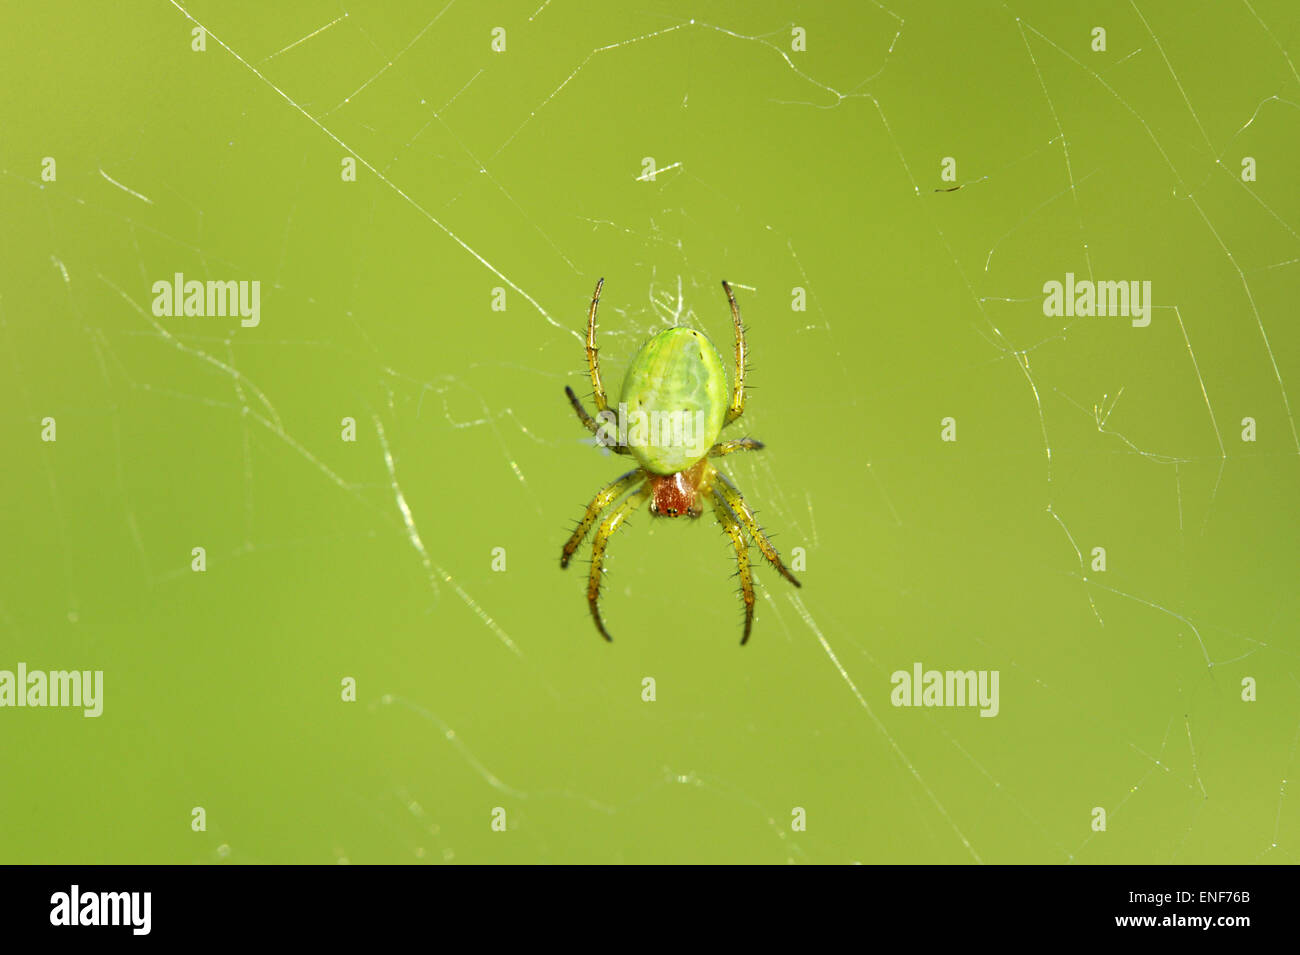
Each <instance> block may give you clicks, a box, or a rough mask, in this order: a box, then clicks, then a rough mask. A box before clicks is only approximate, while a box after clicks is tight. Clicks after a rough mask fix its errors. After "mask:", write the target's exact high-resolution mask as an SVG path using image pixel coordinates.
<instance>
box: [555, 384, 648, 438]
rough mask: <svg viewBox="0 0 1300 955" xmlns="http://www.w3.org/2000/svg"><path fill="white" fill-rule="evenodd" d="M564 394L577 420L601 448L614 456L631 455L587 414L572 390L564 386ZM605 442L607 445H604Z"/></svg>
mask: <svg viewBox="0 0 1300 955" xmlns="http://www.w3.org/2000/svg"><path fill="white" fill-rule="evenodd" d="M564 393H565V394H566V395H568V396H569V404H571V405H573V410H574V411H576V412H577V413H578V420H579V421H581V422H582V426H583V427H584V428H586V429H587V430H588V431H590V432H591V433H592V434H594V435H595V436H596V439H597V440H598V441H599V442H600V445H601V447H604V448H609V450H611V451H613V452H614V453H615V454H631V453H632V449H631V448H627V447H624V446H623V445H621V444H619V443H618V441H617V440H615V436H613V435H611V434H610V433H609V432H608V431H605V430H603V428H602V425H601V423H600V422H599V421H597V420H596V419H595V418H593V417H592V416H591V415H589V414H587V409H586V408H584V407H583V406H582V402H581V401H579V400H578V396H577V395H575V394H574V393H573V389H572V388H570V387H569V386H568V385H565V386H564ZM605 410H606V411H608V410H609V409H608V408H606V409H605ZM607 441H608V442H609V443H606V442H607Z"/></svg>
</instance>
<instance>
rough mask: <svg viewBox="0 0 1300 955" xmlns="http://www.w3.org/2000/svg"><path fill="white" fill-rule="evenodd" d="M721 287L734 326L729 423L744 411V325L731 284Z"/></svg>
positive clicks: (728, 411) (728, 409)
mask: <svg viewBox="0 0 1300 955" xmlns="http://www.w3.org/2000/svg"><path fill="white" fill-rule="evenodd" d="M722 288H723V289H724V290H725V291H726V293H727V301H729V302H730V303H731V320H732V322H733V323H735V326H736V374H735V376H734V378H735V380H734V384H733V386H732V391H731V406H730V407H729V408H727V421H726V423H727V424H731V422H733V421H735V420H736V419H737V418H739V417H740V416H741V415H742V414H744V413H745V327H744V326H743V325H742V324H741V323H740V307H739V306H738V305H736V296H735V295H733V294H731V286H730V285H728V284H727V283H726V282H725V281H724V282H723V283H722Z"/></svg>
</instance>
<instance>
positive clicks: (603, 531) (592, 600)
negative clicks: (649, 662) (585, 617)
mask: <svg viewBox="0 0 1300 955" xmlns="http://www.w3.org/2000/svg"><path fill="white" fill-rule="evenodd" d="M649 496H650V482H648V481H647V482H646V483H645V484H643V485H641V489H640V490H638V491H637V492H636V493H635V494H633V495H632V496H631V497H629V498H627V500H625V501H624V502H623V503H622V504H620V505H619V506H618V507H617V509H615V511H614V513H612V514H610V515H609V517H607V518H605V520H604V522H603V523H602V524H601V525H600V529H599V530H598V531H596V539H595V540H593V541H592V542H591V576H590V577H589V578H588V579H587V604H588V605H589V606H590V607H591V619H593V620H595V621H596V629H597V630H599V631H600V635H601V636H602V637H604V638H605V639H606V640H608V641H610V642H611V643H612V642H613V640H614V638H613V637H611V636H610V635H609V631H608V630H606V629H605V623H604V621H602V620H601V619H600V606H599V602H600V581H601V577H602V576H603V575H604V573H605V546H606V545H607V544H608V543H609V539H610V537H612V536H613V535H614V532H615V531H616V530H618V529H619V527H620V526H621V525H622V523H623V522H624V521H626V520H627V518H628V516H629V515H630V514H631V513H632V512H633V511H635V510H636V509H637V508H638V507H640V506H641V504H642V503H643V502H644V501H645V499H646V498H647V497H649Z"/></svg>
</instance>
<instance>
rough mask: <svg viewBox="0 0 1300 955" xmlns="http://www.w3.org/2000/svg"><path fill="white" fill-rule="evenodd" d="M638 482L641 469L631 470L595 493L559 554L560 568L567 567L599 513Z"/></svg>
mask: <svg viewBox="0 0 1300 955" xmlns="http://www.w3.org/2000/svg"><path fill="white" fill-rule="evenodd" d="M639 480H641V469H640V468H633V469H632V470H631V471H628V472H627V473H626V474H623V475H620V476H619V477H617V478H615V479H614V480H612V481H610V482H609V483H608V484H606V485H605V486H604V487H602V488H601V489H600V490H599V491H597V492H596V496H595V497H593V498H592V499H591V503H590V504H588V505H587V513H585V514H583V515H582V520H580V521H579V522H578V526H577V527H576V528H575V529H574V531H573V536H572V537H570V538H569V541H568V543H567V544H565V545H564V552H563V553H562V554H560V566H561V567H568V566H569V560H570V559H571V558H572V557H573V552H574V551H576V550H577V549H578V547H579V546H580V545H581V544H582V539H583V538H584V537H586V536H587V531H589V530H591V525H592V524H594V523H596V518H598V517H599V516H600V512H601V511H603V510H604V509H605V508H607V507H609V505H610V504H612V503H613V502H614V501H616V500H618V499H619V498H620V497H622V496H623V495H624V494H626V493H627V492H628V491H630V490H632V488H633V487H635V486H636V483H637V481H639Z"/></svg>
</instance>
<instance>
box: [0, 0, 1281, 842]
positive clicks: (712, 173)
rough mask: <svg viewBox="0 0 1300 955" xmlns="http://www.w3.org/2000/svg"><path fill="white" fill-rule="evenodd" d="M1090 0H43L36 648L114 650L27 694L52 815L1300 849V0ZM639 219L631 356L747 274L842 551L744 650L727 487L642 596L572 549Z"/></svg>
mask: <svg viewBox="0 0 1300 955" xmlns="http://www.w3.org/2000/svg"><path fill="white" fill-rule="evenodd" d="M1065 6H1066V5H1064V4H1057V3H1049V2H1038V3H1012V4H1010V5H1004V4H996V3H993V4H968V3H946V4H938V3H909V2H906V0H890V5H889V7H888V8H884V7H879V6H876V5H874V4H869V3H861V4H859V3H847V2H846V3H838V4H811V3H810V4H798V3H771V2H758V3H756V2H743V3H742V2H733V3H715V4H708V5H704V6H702V5H700V4H697V3H688V2H643V3H636V4H617V5H616V4H599V3H575V2H571V0H553V2H546V3H543V2H542V0H526V2H523V3H497V2H491V3H486V2H485V3H470V2H461V3H450V4H447V3H445V2H441V0H440V2H436V3H433V4H421V3H404V4H394V3H378V2H355V3H354V2H348V3H346V4H345V5H340V4H337V3H328V2H318V3H317V2H313V3H276V4H266V3H255V2H239V3H236V2H221V3H217V2H211V0H204V2H195V3H193V4H187V5H186V8H185V9H186V10H188V13H189V15H190V16H191V17H192V18H193V19H192V20H191V19H187V16H186V13H185V11H184V10H182V9H180V8H179V7H178V6H177V5H174V4H172V3H168V2H161V0H160V2H154V3H134V4H128V5H119V6H117V7H115V8H114V9H113V11H112V14H111V15H109V14H106V13H104V12H103V11H99V12H95V13H88V12H87V10H86V8H85V5H84V4H73V3H66V2H60V3H49V4H40V5H17V4H9V5H7V6H6V8H5V10H4V12H3V13H2V14H0V35H2V36H3V37H4V38H5V39H4V41H3V42H4V54H5V55H4V57H3V60H4V67H3V70H4V85H5V88H6V89H7V90H8V95H7V97H6V98H5V102H4V106H3V123H2V129H0V172H2V173H3V175H2V176H0V202H2V210H3V221H4V228H3V230H2V231H0V242H2V243H3V246H0V333H2V334H0V348H3V351H4V353H5V360H4V362H3V368H4V370H3V374H2V375H0V388H2V389H3V390H2V393H3V396H4V407H5V412H4V414H3V415H2V416H0V428H3V440H4V447H5V448H6V450H7V456H6V462H5V465H4V467H3V471H2V473H3V477H2V478H0V481H2V482H3V484H2V485H0V486H2V487H3V495H2V497H0V499H2V500H3V505H0V506H2V507H3V531H2V533H3V550H2V552H0V553H2V555H3V556H2V557H0V560H2V563H0V669H14V668H15V666H16V664H17V662H18V661H20V660H21V661H24V662H25V663H26V664H27V665H28V667H29V668H32V669H36V668H42V669H63V668H78V669H102V670H103V671H104V674H105V676H104V681H105V701H104V714H103V716H102V717H100V718H99V719H85V718H83V717H82V716H81V715H80V712H78V711H75V710H53V709H45V710H41V709H5V710H3V711H0V747H2V748H3V764H4V770H3V785H0V816H2V817H3V818H4V819H5V820H6V824H5V825H4V826H3V827H2V829H3V831H2V833H0V860H3V861H6V862H38V861H39V862H110V861H111V862H136V861H139V862H146V861H149V862H196V863H204V862H223V861H224V862H234V863H239V862H246V863H248V862H322V863H326V862H335V861H344V860H346V861H351V862H354V863H376V862H435V863H437V862H723V861H745V862H785V861H792V862H808V863H842V862H848V861H862V862H880V861H890V862H906V863H932V862H975V861H982V862H990V863H1003V862H1053V863H1067V862H1076V863H1118V862H1168V861H1176V862H1189V863H1192V862H1224V861H1234V862H1253V861H1260V862H1292V861H1295V859H1296V855H1297V853H1298V852H1300V801H1297V797H1296V795H1295V794H1293V793H1288V792H1287V785H1286V783H1285V782H1284V780H1286V779H1287V778H1290V777H1293V776H1294V773H1295V770H1296V756H1297V739H1298V737H1297V730H1298V728H1300V726H1298V724H1300V680H1298V679H1297V676H1296V672H1297V667H1296V653H1297V646H1296V643H1297V641H1296V635H1297V627H1296V618H1297V613H1300V599H1298V598H1297V587H1296V578H1297V569H1298V567H1300V547H1298V546H1297V540H1296V530H1297V494H1296V489H1297V476H1298V471H1300V468H1298V464H1300V439H1297V436H1296V425H1295V415H1296V413H1297V412H1300V408H1291V407H1290V406H1289V405H1288V393H1287V392H1288V389H1290V388H1293V387H1294V388H1296V389H1297V390H1295V391H1294V392H1293V393H1292V395H1291V396H1290V400H1292V401H1297V402H1300V357H1298V352H1297V349H1298V348H1300V329H1298V328H1297V325H1296V322H1295V318H1296V311H1295V304H1294V303H1295V296H1296V292H1297V290H1298V288H1300V283H1298V282H1297V277H1298V276H1300V233H1298V232H1297V229H1300V190H1297V188H1296V150H1297V148H1300V133H1298V125H1300V78H1298V77H1297V74H1296V71H1295V67H1294V65H1293V61H1294V59H1295V57H1294V56H1290V57H1289V56H1288V51H1290V50H1293V49H1294V48H1295V44H1296V43H1297V41H1298V39H1300V11H1297V8H1296V7H1295V5H1294V4H1293V3H1288V2H1284V0H1255V2H1253V3H1252V4H1251V5H1246V4H1239V5H1238V4H1231V5H1224V4H1219V3H1210V2H1195V3H1186V2H1172V0H1158V2H1156V0H1148V2H1141V3H1139V4H1138V5H1137V6H1136V7H1135V6H1133V5H1131V4H1127V3H1118V2H1116V3H1093V4H1078V5H1076V4H1071V5H1069V6H1070V7H1072V8H1073V9H1069V10H1066V9H1064V7H1065ZM692 18H695V19H692ZM196 23H198V24H202V25H203V26H204V27H206V28H207V31H208V33H207V35H206V49H205V50H203V51H195V50H194V49H192V45H193V43H194V37H193V35H192V30H193V29H194V28H195V25H196ZM497 27H501V28H503V29H504V31H505V32H504V44H505V48H504V50H499V51H498V50H494V49H493V41H494V36H495V38H496V39H497V41H498V45H499V44H500V41H501V39H502V35H501V34H495V35H494V32H493V31H494V28H497ZM796 27H798V28H801V29H802V30H803V33H802V38H803V39H802V42H803V44H804V45H805V47H806V48H805V49H802V50H798V49H794V48H793V46H794V45H796V39H797V38H796V34H795V31H794V28H796ZM1095 27H1102V28H1104V29H1105V30H1106V49H1105V50H1104V51H1097V50H1093V49H1092V45H1093V34H1092V31H1093V29H1094V28H1095ZM299 41H300V42H299ZM349 156H354V157H356V158H357V160H358V163H357V175H356V181H355V182H348V181H344V178H343V175H342V170H343V160H344V159H345V158H346V157H349ZM45 157H52V158H54V160H55V161H56V170H57V172H56V178H55V179H54V181H43V180H42V160H43V159H44V158H45ZM646 157H651V158H652V160H653V163H654V166H655V168H656V169H657V170H658V172H657V174H656V175H655V176H654V177H653V179H651V178H650V177H648V176H646V175H645V169H646V166H645V165H644V161H645V159H646ZM945 157H951V158H952V159H953V160H955V172H956V178H955V180H947V179H944V178H943V177H942V168H943V165H942V164H943V160H944V158H945ZM1243 157H1253V158H1254V159H1255V161H1256V168H1257V180H1256V181H1253V182H1244V181H1243V180H1242V178H1241V169H1242V159H1243ZM119 184H120V185H119ZM958 185H960V186H961V188H960V189H959V190H957V191H937V190H941V189H942V190H947V189H952V188H953V187H954V186H958ZM128 190H129V191H128ZM175 272H182V273H184V275H185V276H186V277H187V278H197V279H199V280H208V279H221V280H227V279H235V280H238V279H248V280H252V279H257V280H259V281H260V282H261V283H262V299H261V313H262V314H261V324H260V325H259V326H258V327H256V328H242V327H240V325H239V323H238V321H237V320H235V319H229V318H162V319H153V317H152V316H151V315H150V314H149V308H150V303H151V299H152V293H151V285H152V283H153V282H154V281H156V280H159V279H168V278H170V277H171V276H172V275H173V273H175ZM1066 272H1074V273H1075V274H1076V275H1077V276H1080V277H1086V276H1088V275H1093V276H1095V277H1096V278H1098V279H1117V280H1118V279H1122V280H1145V281H1150V282H1152V285H1153V295H1154V301H1155V304H1156V306H1157V307H1156V309H1155V312H1154V315H1153V320H1152V322H1151V324H1150V326H1149V327H1148V328H1134V327H1132V326H1131V325H1130V324H1129V322H1128V321H1127V320H1125V319H1121V318H1084V319H1075V320H1062V319H1055V318H1047V317H1045V316H1044V314H1043V310H1042V301H1043V293H1042V286H1043V283H1044V282H1046V281H1049V280H1053V279H1055V280H1058V281H1059V280H1063V279H1064V276H1065V273H1066ZM602 275H603V276H605V277H606V286H605V294H604V298H603V303H602V313H601V319H602V336H603V357H604V369H605V374H606V380H607V382H608V383H609V385H610V388H611V391H616V390H617V389H618V387H619V383H620V382H621V380H622V372H623V369H624V368H625V367H626V366H627V363H628V361H629V359H630V358H631V356H632V354H633V353H634V352H635V350H636V348H637V347H638V346H639V344H640V343H641V342H642V341H643V340H644V338H645V337H646V336H647V335H649V334H650V333H652V332H653V331H656V330H658V329H660V328H663V327H666V326H667V325H670V324H673V323H674V322H675V321H680V322H683V323H688V324H693V325H694V326H696V327H698V328H700V329H702V330H703V331H705V332H706V333H707V334H708V335H710V336H711V337H712V338H713V340H714V341H715V342H716V343H717V344H718V345H719V346H720V347H721V348H722V350H723V354H724V356H725V355H728V354H729V351H728V336H729V333H730V328H729V321H730V319H729V314H728V311H727V308H726V300H725V298H724V297H723V295H722V292H721V290H720V289H719V287H718V282H719V280H720V279H723V278H725V279H729V280H730V281H732V282H733V283H735V284H736V285H737V286H738V296H739V298H740V302H741V307H742V309H743V311H744V314H745V318H746V321H747V323H748V325H749V329H750V333H749V344H750V348H751V357H752V372H751V376H750V378H749V383H751V384H752V385H753V389H752V391H751V392H750V395H749V411H748V413H747V414H746V417H745V420H744V422H743V424H742V425H738V426H736V429H735V434H736V435H740V434H745V433H748V434H753V435H754V436H756V437H760V438H761V439H763V440H764V441H766V442H767V443H768V450H767V451H765V452H764V453H763V454H762V455H749V456H735V457H731V458H728V459H727V460H726V461H725V462H724V464H725V467H726V469H727V470H728V471H729V473H731V474H732V476H733V477H734V478H735V480H736V481H737V483H738V484H739V485H740V487H741V488H742V489H743V490H744V491H745V492H746V494H747V495H748V497H749V499H750V500H751V501H752V502H753V503H754V505H755V506H756V507H757V508H759V509H760V510H761V511H762V519H763V521H764V522H765V524H766V526H767V527H768V529H769V530H770V531H772V532H773V533H774V535H776V542H777V544H778V546H779V547H781V548H782V550H783V552H784V553H786V554H787V555H789V554H791V553H792V549H793V548H795V547H801V548H803V549H804V551H805V553H806V570H804V571H803V573H802V575H801V576H802V577H803V579H804V587H803V589H802V590H801V591H799V592H797V594H796V592H795V591H793V590H792V589H791V588H790V587H789V586H788V585H787V584H786V583H785V582H784V581H782V580H781V579H780V578H779V577H777V576H776V574H775V573H773V572H772V571H771V570H770V569H769V568H767V567H765V566H759V567H758V569H757V575H758V579H759V581H760V596H759V608H758V618H757V622H756V626H755V631H754V636H753V639H752V640H751V641H750V644H749V645H748V646H746V647H744V648H743V649H741V648H740V647H739V646H738V642H739V637H740V603H739V600H738V599H737V597H736V595H735V592H734V591H735V586H736V581H735V580H734V578H733V577H732V574H733V572H734V559H733V557H732V555H731V554H730V553H729V550H728V545H727V541H726V539H725V538H724V537H723V536H721V535H720V533H719V532H718V529H717V526H716V524H715V523H714V522H713V520H712V519H711V518H709V517H706V518H705V519H704V520H701V521H700V522H698V523H696V524H694V525H689V526H688V525H686V524H685V522H675V523H673V522H668V521H652V520H651V519H650V518H649V516H648V514H644V513H643V514H642V515H641V516H640V517H639V518H638V519H635V520H634V521H633V522H632V524H631V526H630V528H629V529H627V530H625V531H622V532H620V534H619V536H618V537H617V538H616V539H615V540H614V542H613V544H612V546H611V550H610V553H611V558H610V562H609V574H608V589H607V592H606V595H605V598H604V604H603V606H604V611H605V616H606V620H607V622H608V624H609V626H610V629H611V631H612V633H613V634H614V637H615V642H614V643H613V644H610V645H606V644H605V643H604V642H603V641H601V640H600V639H599V637H598V636H597V634H596V632H595V629H594V627H593V626H592V623H591V620H590V618H589V616H588V614H587V607H586V602H585V595H584V576H583V575H584V573H585V570H586V563H585V557H586V551H584V553H583V558H584V559H583V561H582V562H575V565H574V566H572V567H570V568H569V570H567V571H564V572H562V571H561V570H560V569H559V567H558V557H559V551H560V546H561V544H562V543H563V541H564V539H565V537H566V535H567V533H568V528H569V527H570V526H571V522H572V521H573V520H575V519H576V518H577V517H578V516H579V514H580V513H581V509H582V507H583V505H584V504H585V502H586V501H587V500H588V498H589V497H590V496H591V495H592V494H594V493H595V491H596V490H597V489H598V487H599V486H600V485H602V484H603V483H605V482H606V481H608V480H610V479H611V478H613V477H614V476H615V475H617V474H618V473H620V471H621V470H623V467H622V465H623V461H622V460H621V459H614V458H610V457H607V456H604V455H602V453H601V452H599V451H598V450H597V449H595V448H593V447H592V446H591V445H590V442H589V441H587V440H585V439H586V438H587V436H586V435H585V433H584V432H583V431H582V429H581V427H580V426H579V424H578V422H577V421H576V420H575V418H574V417H573V414H572V412H571V410H570V408H569V407H568V406H567V403H566V402H565V399H564V395H563V388H564V386H565V385H566V384H568V385H571V386H573V387H574V388H575V390H577V391H579V393H582V394H588V393H589V392H590V386H589V383H588V382H587V381H586V379H585V377H584V375H585V370H584V359H583V351H582V346H581V341H580V337H579V336H580V332H581V329H582V327H583V324H584V322H585V317H586V308H587V303H588V301H589V297H590V294H591V289H592V286H593V284H594V282H595V280H596V278H597V277H599V276H602ZM796 288H801V289H804V290H805V295H806V309H804V310H798V309H796V308H795V307H794V306H795V305H796V304H797V303H796V297H797V293H796V292H794V291H793V290H794V289H796ZM495 289H503V290H504V292H503V293H496V292H494V290H495ZM502 301H504V305H505V307H504V310H499V309H494V307H493V305H494V303H496V304H500V303H501V302H502ZM949 416H951V417H952V418H954V419H955V420H956V428H957V440H956V441H955V442H943V441H941V440H940V429H941V425H940V422H941V420H942V419H944V418H946V417H949ZM46 417H52V418H54V419H55V420H56V422H57V441H55V442H53V443H50V442H43V441H42V440H41V430H42V420H43V419H44V418H46ZM348 417H351V418H354V419H355V421H356V440H355V442H345V441H344V440H342V438H341V432H342V427H343V426H342V423H341V422H342V421H343V419H344V418H348ZM1246 417H1250V418H1253V419H1255V421H1256V427H1257V440H1255V441H1253V442H1246V441H1243V440H1242V419H1243V418H1246ZM381 432H382V433H381ZM390 461H391V467H390ZM403 502H404V504H405V506H406V507H407V508H409V514H410V520H411V526H410V527H408V525H407V523H406V520H405V518H404V516H403ZM195 547H203V548H205V550H206V554H207V569H206V571H205V572H203V573H196V572H194V571H192V570H191V552H192V549H193V548H195ZM1094 547H1104V548H1105V549H1106V555H1107V567H1106V570H1105V571H1104V572H1094V571H1093V570H1092V569H1091V567H1090V565H1091V562H1092V557H1091V554H1092V549H1093V548H1094ZM496 548H503V549H504V560H505V569H504V570H494V569H493V561H494V556H493V555H494V549H496ZM1076 548H1077V549H1076ZM496 553H497V554H498V555H500V554H501V553H502V552H500V551H497V552H496ZM754 556H755V558H756V559H757V552H755V553H754ZM498 566H499V562H498ZM1084 578H1087V579H1086V580H1085V579H1084ZM915 661H920V662H921V663H922V664H924V666H925V667H927V668H937V669H965V668H975V669H988V670H993V669H996V670H998V671H1000V674H1001V700H1000V706H1001V712H1000V713H999V715H998V716H997V717H996V718H994V719H981V718H979V716H978V714H977V712H976V711H975V710H972V709H956V708H954V709H913V708H895V707H893V706H891V705H890V699H889V694H890V690H891V684H890V674H891V673H892V672H893V671H895V670H899V669H907V670H910V668H911V667H912V664H913V663H914V662H915ZM647 677H651V678H653V679H654V680H655V681H656V699H655V701H654V702H645V701H643V699H642V681H643V680H644V679H645V678H647ZM1248 677H1249V678H1253V679H1254V680H1255V681H1256V686H1257V697H1258V698H1257V699H1256V700H1255V701H1253V702H1246V701H1243V700H1242V681H1243V679H1245V678H1248ZM345 678H352V679H354V680H355V681H356V688H357V691H356V692H357V700H356V702H345V701H344V700H342V699H341V694H342V690H341V681H343V680H344V679H345ZM194 807H202V808H203V809H204V811H205V814H206V828H205V829H204V830H203V831H194V828H193V826H192V824H191V821H192V810H193V809H194ZM496 807H500V808H502V809H504V811H505V820H506V828H505V831H503V832H501V831H494V830H493V828H492V819H493V811H494V809H495V808H496ZM795 807H801V808H802V809H803V810H804V811H805V812H806V818H807V828H806V831H797V830H796V829H795V828H793V826H792V820H793V816H792V813H793V811H794V809H795ZM1094 807H1102V808H1104V809H1105V810H1106V811H1107V813H1108V818H1107V827H1106V831H1104V832H1094V831H1093V828H1092V820H1093V816H1092V810H1093V808H1094Z"/></svg>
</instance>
